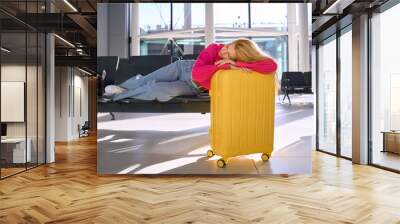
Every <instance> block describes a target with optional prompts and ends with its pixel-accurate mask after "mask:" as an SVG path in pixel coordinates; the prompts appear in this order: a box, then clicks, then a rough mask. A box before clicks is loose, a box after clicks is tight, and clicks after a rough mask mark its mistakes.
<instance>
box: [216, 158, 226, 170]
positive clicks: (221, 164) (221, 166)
mask: <svg viewBox="0 0 400 224" xmlns="http://www.w3.org/2000/svg"><path fill="white" fill-rule="evenodd" d="M225 165H226V163H225V160H223V159H219V160H218V161H217V166H218V167H219V168H224V167H225Z"/></svg>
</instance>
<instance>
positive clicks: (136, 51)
mask: <svg viewBox="0 0 400 224" xmlns="http://www.w3.org/2000/svg"><path fill="white" fill-rule="evenodd" d="M131 6H132V14H131V15H132V16H131V38H132V39H131V40H132V43H131V54H132V56H139V55H140V26H139V3H132V4H131Z"/></svg>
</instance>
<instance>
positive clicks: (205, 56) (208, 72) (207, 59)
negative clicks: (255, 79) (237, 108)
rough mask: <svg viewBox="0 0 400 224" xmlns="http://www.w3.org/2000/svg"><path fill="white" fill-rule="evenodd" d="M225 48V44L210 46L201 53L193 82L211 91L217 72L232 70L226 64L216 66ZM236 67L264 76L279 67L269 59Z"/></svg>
mask: <svg viewBox="0 0 400 224" xmlns="http://www.w3.org/2000/svg"><path fill="white" fill-rule="evenodd" d="M223 46H224V44H210V45H208V47H207V48H205V49H204V50H202V51H201V52H200V55H199V57H198V58H197V60H196V62H195V64H194V66H193V69H192V78H193V80H194V81H196V82H197V83H198V84H200V85H201V86H202V87H204V88H206V89H210V85H211V78H212V76H213V75H214V73H215V72H216V71H218V70H221V69H229V68H230V66H229V65H228V64H224V65H221V66H216V65H214V63H215V62H216V61H218V60H221V59H222V58H220V57H219V55H218V52H219V51H220V50H221V48H222V47H223ZM236 66H237V67H243V68H248V69H251V70H253V71H256V72H259V73H264V74H266V73H272V72H275V71H276V69H277V67H278V66H277V64H276V63H275V61H274V60H272V59H269V58H268V59H265V60H262V61H255V62H242V61H236Z"/></svg>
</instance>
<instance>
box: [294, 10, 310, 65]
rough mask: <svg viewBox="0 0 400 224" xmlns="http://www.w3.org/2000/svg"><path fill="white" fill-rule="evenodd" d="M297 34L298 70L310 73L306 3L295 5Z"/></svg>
mask: <svg viewBox="0 0 400 224" xmlns="http://www.w3.org/2000/svg"><path fill="white" fill-rule="evenodd" d="M297 9H298V10H297V12H298V14H299V15H298V17H297V18H298V20H299V21H298V29H297V31H298V34H299V36H298V37H299V59H300V60H299V70H300V71H301V72H307V71H310V42H309V39H308V7H307V4H306V3H299V4H297Z"/></svg>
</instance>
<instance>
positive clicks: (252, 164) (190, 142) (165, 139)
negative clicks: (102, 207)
mask: <svg viewBox="0 0 400 224" xmlns="http://www.w3.org/2000/svg"><path fill="white" fill-rule="evenodd" d="M312 102H313V96H298V97H292V105H288V104H281V103H277V104H276V116H275V145H274V149H275V150H274V152H273V154H272V157H271V159H270V160H269V161H268V162H263V161H261V159H260V154H253V155H248V156H241V157H236V158H233V159H232V160H230V161H229V163H228V165H227V166H226V167H225V168H222V169H221V168H218V167H217V165H216V161H217V160H218V157H217V156H214V157H212V158H207V156H206V152H207V150H208V149H210V146H209V136H208V129H209V123H210V115H209V114H206V115H202V114H139V113H136V114H134V113H116V114H115V115H116V120H114V121H111V120H110V116H109V115H108V114H99V123H98V130H99V131H98V140H97V141H98V161H97V165H98V166H97V167H98V168H97V169H98V172H99V174H255V175H257V174H299V173H310V172H311V170H312V167H311V162H312V161H311V150H312V148H313V147H312V145H313V139H314V137H313V135H314V129H315V128H314V127H315V123H314V118H313V113H314V108H313V104H312Z"/></svg>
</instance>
